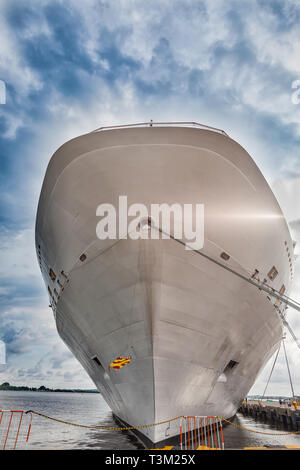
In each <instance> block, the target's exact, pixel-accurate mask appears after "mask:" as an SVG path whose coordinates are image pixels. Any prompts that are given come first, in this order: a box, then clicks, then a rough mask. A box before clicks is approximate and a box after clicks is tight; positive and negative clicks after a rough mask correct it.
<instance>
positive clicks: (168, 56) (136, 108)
mask: <svg viewBox="0 0 300 470" xmlns="http://www.w3.org/2000/svg"><path fill="white" fill-rule="evenodd" d="M299 26H300V4H299V2H298V1H297V0H237V1H236V0H151V1H148V2H145V1H144V0H113V1H112V0H110V1H109V0H103V1H102V0H84V1H81V2H78V1H76V0H64V1H59V0H44V1H43V2H41V1H35V0H26V1H23V0H0V80H2V82H1V83H5V87H6V103H5V104H0V339H1V340H2V341H4V342H5V343H6V348H7V364H6V365H2V366H1V365H0V383H2V382H4V381H8V382H10V383H12V384H15V385H21V384H25V385H28V386H40V385H46V386H49V387H65V388H78V387H80V388H94V385H93V383H92V382H91V380H90V379H89V377H88V375H87V374H86V372H85V371H84V370H83V369H82V367H81V365H80V364H79V363H78V362H77V361H76V359H75V358H74V357H73V355H72V354H71V353H70V352H69V350H68V349H67V347H66V346H65V345H64V343H63V342H62V340H61V339H60V338H59V336H58V334H57V331H56V327H55V322H54V319H53V315H52V311H51V309H49V307H48V295H47V293H46V288H45V286H44V284H43V281H42V278H41V275H40V272H39V267H38V263H37V260H36V254H35V247H34V226H35V216H36V210H37V203H38V198H39V193H40V190H41V185H42V181H43V177H44V174H45V170H46V167H47V164H48V161H49V159H50V157H51V155H52V154H53V152H54V151H55V150H56V149H57V148H58V147H59V146H60V145H61V144H63V143H64V142H65V141H67V140H69V139H70V138H73V137H76V136H78V135H80V134H83V133H86V132H89V131H91V130H93V129H95V128H97V127H100V126H105V125H113V124H122V123H133V122H143V121H149V120H150V119H153V120H154V121H197V122H200V123H205V124H208V125H211V126H215V127H218V128H221V129H224V130H225V131H226V132H227V133H228V134H229V135H230V136H231V137H232V138H233V139H235V140H237V141H238V142H239V143H240V144H241V145H242V146H243V147H244V148H245V149H246V150H247V151H248V152H249V153H250V155H251V156H252V157H253V159H254V161H255V162H256V163H257V165H258V166H259V168H260V169H261V171H262V173H263V174H264V176H265V178H266V179H267V181H268V183H269V185H270V186H271V188H272V190H273V192H274V194H275V195H276V197H277V199H278V201H279V203H280V205H281V207H282V210H283V212H284V214H285V216H286V218H287V221H288V223H289V226H290V229H291V233H292V236H293V239H294V240H296V241H297V240H298V247H296V252H299V253H300V148H299V144H300V103H298V101H299V102H300V99H297V98H298V95H297V96H295V93H296V92H297V89H295V88H294V89H293V88H292V86H293V82H295V81H296V80H300V62H299V57H300V27H299ZM295 83H296V82H295ZM295 83H294V86H296V85H295ZM299 85H300V83H299ZM1 90H2V88H1V87H0V93H1ZM293 94H294V95H293ZM0 98H1V96H0ZM299 98H300V93H299ZM0 101H1V100H0ZM2 101H3V100H2ZM297 250H298V251H297ZM299 292H300V258H299V259H298V261H297V262H296V268H295V279H294V286H293V289H292V291H291V293H290V295H291V297H293V298H294V299H295V300H297V301H298V302H300V293H299ZM288 319H289V322H290V324H291V326H292V328H293V329H294V331H295V333H296V334H297V336H298V337H299V338H300V312H296V311H292V309H289V310H288ZM286 347H287V353H288V357H289V361H290V367H291V374H292V378H293V381H294V388H295V392H296V393H297V394H298V395H300V367H299V363H300V350H299V349H298V348H297V347H296V345H295V343H293V342H292V341H291V340H290V336H289V333H287V339H286ZM271 363H272V360H271V361H270V362H269V363H268V364H267V365H266V367H265V369H264V370H263V371H262V373H261V374H260V376H259V377H258V379H257V381H256V383H255V385H254V387H253V388H252V389H251V393H255V394H256V393H258V394H260V393H262V392H263V389H264V387H265V384H266V380H267V377H268V374H269V371H270V368H271V365H272V364H271ZM267 393H268V394H277V395H278V394H285V395H290V393H291V392H290V387H289V381H288V374H287V369H286V366H285V363H284V356H283V355H282V354H280V355H279V359H278V364H277V366H276V367H275V371H274V374H273V378H272V380H271V382H270V386H269V388H268V391H267Z"/></svg>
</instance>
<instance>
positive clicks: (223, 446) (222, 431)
mask: <svg viewBox="0 0 300 470" xmlns="http://www.w3.org/2000/svg"><path fill="white" fill-rule="evenodd" d="M220 427H221V439H222V450H224V438H223V425H222V420H221V419H220Z"/></svg>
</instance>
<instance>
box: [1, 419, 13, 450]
mask: <svg viewBox="0 0 300 470" xmlns="http://www.w3.org/2000/svg"><path fill="white" fill-rule="evenodd" d="M13 414H14V411H11V412H10V420H9V425H8V429H7V433H6V438H5V442H4V446H3V450H5V446H6V443H7V439H8V434H9V430H10V425H11V421H12V417H13Z"/></svg>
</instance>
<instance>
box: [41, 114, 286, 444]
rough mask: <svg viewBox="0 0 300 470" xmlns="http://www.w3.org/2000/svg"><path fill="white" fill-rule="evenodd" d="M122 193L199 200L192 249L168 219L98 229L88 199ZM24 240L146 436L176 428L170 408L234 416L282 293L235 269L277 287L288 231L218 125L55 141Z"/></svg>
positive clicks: (281, 287)
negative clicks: (149, 232) (153, 230)
mask: <svg viewBox="0 0 300 470" xmlns="http://www.w3.org/2000/svg"><path fill="white" fill-rule="evenodd" d="M124 195H126V197H127V199H128V204H135V203H140V204H144V205H145V206H146V207H150V205H151V204H168V205H170V206H172V204H174V203H177V204H191V205H193V204H194V205H195V204H203V207H204V243H203V246H202V247H201V249H186V246H184V245H185V244H186V240H179V239H176V237H174V236H172V233H170V234H169V235H170V236H169V237H162V236H160V237H156V239H152V238H151V237H148V239H147V238H145V237H144V238H139V239H132V238H131V237H126V236H125V237H124V236H123V237H119V238H118V237H117V238H116V239H110V238H107V239H100V238H99V237H98V236H97V233H96V227H97V224H98V222H99V216H97V207H98V206H99V204H102V203H103V204H110V205H112V206H113V207H115V208H116V209H118V205H119V201H120V196H124ZM193 207H194V206H193ZM148 222H149V224H150V225H151V220H150V221H149V219H148ZM144 225H147V224H144ZM141 227H142V228H141V229H144V226H141ZM158 229H159V227H158ZM36 251H37V257H38V262H39V265H40V269H41V272H42V276H43V278H44V282H45V284H46V288H47V290H48V294H49V299H50V305H51V307H52V310H53V314H54V318H55V322H56V326H57V331H58V334H59V336H60V337H61V338H62V340H63V341H64V343H65V344H66V345H67V347H68V348H69V349H70V350H71V352H72V353H73V354H74V356H75V357H76V358H77V359H78V361H79V362H80V363H81V365H82V366H83V368H84V369H85V370H86V372H87V373H88V375H89V376H90V378H91V379H92V381H93V382H94V383H95V385H96V387H97V388H98V390H99V391H100V393H101V394H102V396H103V397H104V399H105V401H106V402H107V404H108V405H109V407H110V408H111V410H112V411H113V413H114V415H115V416H116V417H117V418H119V420H120V422H121V423H123V424H124V423H125V424H126V425H127V426H130V427H138V428H139V432H140V434H141V436H142V437H143V438H145V440H146V441H147V442H150V443H154V444H155V443H159V442H161V441H164V440H165V439H168V438H171V437H172V436H177V435H178V434H179V421H178V420H176V419H175V420H174V421H172V419H174V418H176V417H178V416H222V417H224V418H230V417H232V416H234V415H235V413H236V411H237V409H238V408H239V406H240V404H241V401H242V399H243V397H245V396H246V395H247V393H248V392H249V390H250V389H251V387H252V386H253V384H254V382H255V380H256V378H257V376H258V374H259V373H260V372H261V370H262V369H263V367H264V366H265V365H266V363H267V361H268V360H269V359H270V358H271V356H272V355H273V354H274V352H275V351H276V349H277V348H278V347H279V345H280V342H281V339H282V334H283V330H282V315H285V306H284V304H283V303H282V302H281V301H280V299H279V298H276V297H275V298H274V296H271V295H269V294H268V292H266V291H265V290H264V289H263V288H262V289H259V288H257V286H256V285H254V284H255V283H254V282H253V284H251V283H250V282H246V281H245V279H249V280H252V281H254V280H255V282H256V283H258V284H260V285H261V286H269V288H270V289H271V291H274V292H278V293H280V295H286V294H287V293H288V292H289V290H290V285H291V282H292V278H293V263H294V257H293V241H292V239H291V236H290V232H289V228H288V225H287V222H286V220H285V217H284V215H283V213H282V211H281V208H280V206H279V204H278V202H277V200H276V198H275V196H274V194H273V193H272V190H271V189H270V187H269V185H268V183H267V182H266V180H265V178H264V176H263V175H262V173H261V171H260V170H259V168H258V166H257V165H256V164H255V162H254V160H253V159H252V158H251V157H250V155H249V154H248V153H247V151H246V150H245V149H244V148H243V147H242V146H241V145H240V144H239V143H237V142H236V141H235V140H233V139H232V138H230V137H229V136H228V135H227V134H226V133H225V132H224V131H222V130H219V129H216V128H212V127H209V126H205V125H201V124H197V123H185V122H180V123H153V122H152V121H151V122H150V123H138V124H132V125H129V124H128V125H120V126H111V127H103V128H99V129H96V130H95V131H93V132H90V133H87V134H84V135H81V136H79V137H76V138H74V139H72V140H70V141H68V142H66V143H65V144H63V145H62V146H61V147H60V148H59V149H58V150H57V151H56V152H55V153H54V155H53V156H52V158H51V159H50V162H49V165H48V168H47V170H46V174H45V178H44V182H43V185H42V190H41V194H40V199H39V204H38V211H37V218H36ZM201 254H202V255H204V256H201ZM211 260H215V262H212V261H211ZM226 268H228V269H226ZM233 273H239V274H240V276H236V275H234V274H233ZM155 423H162V424H160V425H156V426H149V425H151V424H155Z"/></svg>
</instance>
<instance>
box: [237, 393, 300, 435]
mask: <svg viewBox="0 0 300 470" xmlns="http://www.w3.org/2000/svg"><path fill="white" fill-rule="evenodd" d="M239 411H240V412H241V413H242V414H243V415H245V416H251V417H253V418H254V419H259V420H262V421H264V422H269V423H272V424H278V425H282V426H285V427H290V428H291V429H292V430H293V431H300V403H299V402H298V404H297V403H296V402H293V403H292V404H291V406H288V405H287V404H286V403H283V404H280V403H279V401H261V400H247V402H245V401H244V402H243V404H242V406H241V407H240V410H239Z"/></svg>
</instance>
